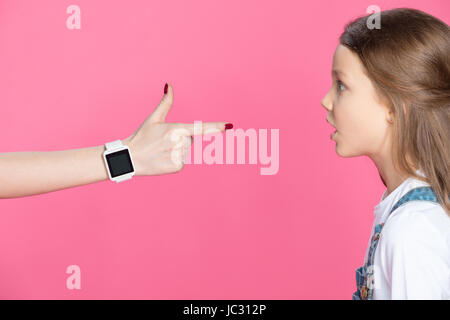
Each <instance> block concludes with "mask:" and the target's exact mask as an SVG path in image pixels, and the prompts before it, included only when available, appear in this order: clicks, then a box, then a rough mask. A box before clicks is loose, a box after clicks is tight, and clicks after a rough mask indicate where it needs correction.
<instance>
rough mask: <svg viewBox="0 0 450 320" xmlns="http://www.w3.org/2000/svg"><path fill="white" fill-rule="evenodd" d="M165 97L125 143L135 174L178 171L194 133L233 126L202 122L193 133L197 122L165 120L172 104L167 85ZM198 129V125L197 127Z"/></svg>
mask: <svg viewBox="0 0 450 320" xmlns="http://www.w3.org/2000/svg"><path fill="white" fill-rule="evenodd" d="M164 92H165V94H164V96H163V98H162V99H161V101H160V103H159V105H158V106H157V107H156V109H155V110H154V111H153V113H152V114H151V115H150V116H149V117H148V118H147V119H145V121H144V122H143V123H142V124H141V125H140V127H139V128H138V129H137V130H136V131H135V132H134V133H133V134H132V135H131V136H129V137H128V138H126V139H124V140H123V143H124V144H125V145H127V146H128V147H129V148H130V152H131V156H132V157H133V162H134V166H135V168H134V170H135V172H136V173H135V174H136V175H140V176H144V175H159V174H166V173H174V172H178V171H180V170H181V169H183V167H184V158H185V156H186V153H187V151H188V149H189V148H190V146H191V144H192V140H193V138H192V136H193V135H194V134H205V133H213V132H222V131H224V130H225V126H226V127H227V129H229V128H232V125H231V124H227V122H206V123H202V127H201V131H200V132H194V124H184V123H170V122H165V119H166V116H167V113H168V112H169V110H170V108H171V107H172V103H173V88H172V86H170V85H168V84H166V86H165V87H164ZM196 131H197V128H196Z"/></svg>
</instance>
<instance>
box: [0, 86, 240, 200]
mask: <svg viewBox="0 0 450 320" xmlns="http://www.w3.org/2000/svg"><path fill="white" fill-rule="evenodd" d="M172 103H173V89H172V86H170V85H168V84H166V86H165V89H164V96H163V98H162V99H161V101H160V103H159V105H158V106H157V107H156V109H155V110H154V111H153V113H152V114H150V116H148V117H147V119H145V121H144V122H143V123H142V124H141V125H140V127H139V128H138V129H137V130H136V131H135V132H134V133H133V134H132V135H131V136H129V137H127V138H126V139H123V140H122V143H123V144H124V145H126V146H128V148H129V149H130V153H131V156H132V157H133V164H134V170H135V175H136V176H139V175H160V174H167V173H175V172H178V171H180V170H181V169H182V168H183V167H184V163H183V161H182V160H183V159H184V156H185V153H186V152H187V150H186V149H187V148H189V147H190V146H191V143H192V135H194V134H205V133H213V132H222V131H224V130H225V128H231V127H232V125H231V124H229V125H227V126H225V124H226V122H206V123H203V124H202V126H201V127H200V128H198V127H195V126H194V125H192V124H183V123H169V122H165V118H166V115H167V113H168V112H169V110H170V108H171V106H172ZM194 129H195V130H194ZM104 151H105V146H104V145H100V146H95V147H89V148H81V149H72V150H62V151H44V152H7V153H3V154H0V198H17V197H24V196H29V195H34V194H41V193H46V192H50V191H55V190H60V189H66V188H70V187H76V186H81V185H85V184H90V183H94V182H98V181H103V180H108V179H109V176H108V171H107V168H106V165H105V163H104V160H103V152H104Z"/></svg>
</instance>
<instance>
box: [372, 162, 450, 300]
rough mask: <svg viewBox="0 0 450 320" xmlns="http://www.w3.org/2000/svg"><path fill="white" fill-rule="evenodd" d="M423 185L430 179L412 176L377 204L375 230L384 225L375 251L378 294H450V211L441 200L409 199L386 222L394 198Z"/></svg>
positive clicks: (395, 296)
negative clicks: (439, 201) (449, 211)
mask: <svg viewBox="0 0 450 320" xmlns="http://www.w3.org/2000/svg"><path fill="white" fill-rule="evenodd" d="M417 173H419V174H420V175H422V176H424V175H423V173H422V171H420V170H418V171H417ZM422 186H429V184H428V183H426V182H423V181H420V180H418V179H415V178H412V177H410V178H408V179H406V180H405V181H404V182H403V183H402V184H401V185H400V186H398V187H397V188H396V189H395V190H394V191H392V192H391V193H390V194H389V195H388V196H387V197H386V198H384V196H385V194H386V191H385V192H384V193H383V196H382V198H381V201H380V203H379V204H377V205H376V206H375V210H374V214H375V219H374V223H373V226H372V234H373V231H374V228H375V226H376V225H377V224H380V223H383V222H385V225H384V227H383V229H382V231H381V237H380V240H379V241H378V246H377V248H376V251H375V256H374V266H373V271H374V282H373V288H374V291H373V299H450V217H449V216H448V215H447V213H446V212H445V210H444V209H443V208H442V206H441V205H440V204H438V203H435V202H431V201H415V200H413V201H409V202H407V203H406V204H404V205H402V206H400V207H399V208H397V209H396V210H395V211H394V212H392V214H391V215H390V217H389V219H388V220H387V222H386V219H387V217H388V215H389V212H390V211H391V209H392V207H393V206H394V205H395V203H396V202H397V201H398V200H399V199H400V198H401V197H402V196H403V195H404V194H406V193H407V192H408V191H409V190H411V189H413V188H417V187H422ZM369 246H370V239H369ZM368 250H369V248H367V250H366V254H365V260H364V261H367V255H368Z"/></svg>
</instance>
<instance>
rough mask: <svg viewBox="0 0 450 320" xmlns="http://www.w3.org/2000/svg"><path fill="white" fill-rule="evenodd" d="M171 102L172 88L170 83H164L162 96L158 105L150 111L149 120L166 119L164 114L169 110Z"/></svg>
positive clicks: (159, 120) (161, 120)
mask: <svg viewBox="0 0 450 320" xmlns="http://www.w3.org/2000/svg"><path fill="white" fill-rule="evenodd" d="M172 103H173V88H172V86H171V85H170V84H168V83H166V85H165V86H164V96H163V97H162V99H161V101H160V102H159V105H158V106H157V107H156V109H155V110H154V111H153V112H152V114H151V115H150V117H149V121H150V122H152V123H154V122H164V121H165V120H166V116H167V114H168V113H169V111H170V108H171V107H172Z"/></svg>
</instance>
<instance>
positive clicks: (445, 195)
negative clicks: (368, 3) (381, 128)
mask: <svg viewBox="0 0 450 320" xmlns="http://www.w3.org/2000/svg"><path fill="white" fill-rule="evenodd" d="M369 16H370V15H366V16H362V17H359V18H357V19H355V20H353V21H351V22H350V23H348V24H347V25H346V27H345V31H344V32H343V33H342V35H341V36H340V38H339V41H340V43H341V44H342V45H345V46H346V47H348V48H349V49H351V50H353V51H354V52H356V53H357V54H358V56H359V58H360V59H361V61H362V63H363V65H364V67H365V72H366V73H367V76H368V77H369V78H370V79H371V81H372V82H373V84H374V86H375V88H376V90H377V92H378V94H379V95H380V97H381V98H382V99H383V100H384V101H385V102H386V105H387V106H388V107H389V108H390V110H391V111H392V112H393V114H394V119H395V120H394V123H393V126H394V130H393V144H392V156H393V159H394V165H395V167H396V169H397V170H398V171H399V172H402V173H404V174H406V175H407V176H411V177H415V178H417V179H419V180H422V181H426V182H427V183H429V184H430V187H431V188H432V189H433V191H434V192H435V194H436V196H437V198H438V201H439V203H440V204H441V205H442V207H443V208H444V210H445V211H446V212H447V214H448V215H450V201H449V194H450V171H449V166H450V29H449V26H448V25H447V24H446V23H444V22H443V21H441V20H439V19H437V18H435V17H433V16H431V15H429V14H427V13H425V12H422V11H419V10H415V9H409V8H398V9H393V10H386V11H381V13H380V21H381V28H380V29H376V28H374V29H370V28H368V25H367V19H368V17H369ZM415 168H420V169H421V170H422V171H423V173H424V175H425V178H424V177H422V176H420V175H417V174H416V170H415Z"/></svg>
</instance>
